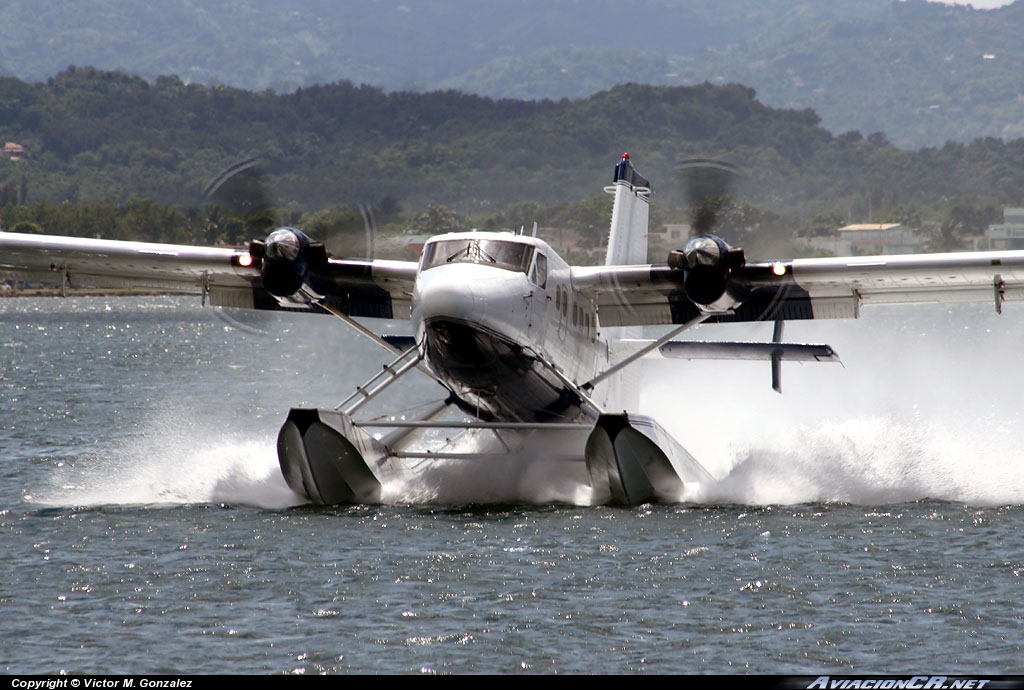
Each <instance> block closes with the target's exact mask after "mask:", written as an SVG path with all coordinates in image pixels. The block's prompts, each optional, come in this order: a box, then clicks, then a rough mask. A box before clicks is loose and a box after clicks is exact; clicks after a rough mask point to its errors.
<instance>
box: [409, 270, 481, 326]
mask: <svg viewBox="0 0 1024 690" xmlns="http://www.w3.org/2000/svg"><path fill="white" fill-rule="evenodd" d="M418 301H419V304H418V307H419V315H420V318H421V319H422V320H424V321H428V320H430V319H436V318H445V319H459V320H469V319H470V318H471V317H472V315H473V314H474V306H475V304H476V299H475V297H474V294H473V285H472V282H470V281H466V280H428V281H423V282H422V284H421V285H420V290H419V300H418Z"/></svg>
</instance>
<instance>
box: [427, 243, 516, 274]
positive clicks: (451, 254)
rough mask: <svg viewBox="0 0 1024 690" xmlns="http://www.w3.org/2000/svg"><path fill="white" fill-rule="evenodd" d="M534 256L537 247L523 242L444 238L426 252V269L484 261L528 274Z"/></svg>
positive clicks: (484, 263) (431, 245) (430, 245)
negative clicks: (534, 249) (534, 247)
mask: <svg viewBox="0 0 1024 690" xmlns="http://www.w3.org/2000/svg"><path fill="white" fill-rule="evenodd" d="M532 258H533V247H532V246H531V245H529V244H524V243H522V242H509V241H508V240H493V239H482V238H481V239H478V238H475V237H471V238H468V239H458V240H440V241H438V242H432V243H430V244H428V245H427V247H426V249H425V250H424V252H423V270H424V271H425V270H427V269H428V268H433V267H435V266H443V265H444V264H454V263H471V264H483V265H485V266H494V267H495V268H503V269H505V270H506V271H519V272H520V273H526V271H527V270H528V269H529V268H530V260H531V259H532Z"/></svg>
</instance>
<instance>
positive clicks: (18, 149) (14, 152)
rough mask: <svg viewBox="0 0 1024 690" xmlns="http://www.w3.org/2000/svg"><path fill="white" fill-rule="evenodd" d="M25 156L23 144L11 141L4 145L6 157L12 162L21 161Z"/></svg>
mask: <svg viewBox="0 0 1024 690" xmlns="http://www.w3.org/2000/svg"><path fill="white" fill-rule="evenodd" d="M24 155H25V147H24V146H22V145H21V144H16V143H14V142H13V141H9V142H7V143H6V144H4V157H5V158H9V159H11V160H12V161H20V160H21V159H22V156H24Z"/></svg>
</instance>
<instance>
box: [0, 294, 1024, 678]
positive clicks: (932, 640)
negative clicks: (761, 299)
mask: <svg viewBox="0 0 1024 690" xmlns="http://www.w3.org/2000/svg"><path fill="white" fill-rule="evenodd" d="M1006 312H1007V313H1006V314H1004V315H1003V316H1002V317H996V316H995V315H994V314H989V313H988V312H987V311H986V310H985V309H984V308H982V307H981V306H976V307H971V308H966V307H957V308H955V309H949V308H945V307H927V308H920V309H916V310H912V311H909V312H908V311H906V310H897V309H887V310H874V311H868V310H865V317H864V318H863V319H861V320H860V321H859V322H849V323H847V322H833V323H827V322H826V323H815V324H790V325H789V327H788V330H787V336H789V338H790V339H793V340H801V339H806V340H812V341H826V342H829V343H831V344H833V345H834V346H835V347H836V348H837V350H838V351H839V352H840V354H841V355H842V356H843V359H844V362H845V368H844V367H840V366H836V365H826V364H822V365H794V364H790V365H788V366H786V367H785V370H784V379H783V383H784V387H785V391H786V392H785V394H784V395H783V396H778V395H776V394H775V393H774V392H772V391H771V389H770V382H769V380H770V377H769V372H768V367H767V366H766V365H765V364H764V363H760V364H758V363H738V364H737V363H732V364H729V363H714V364H700V365H697V366H692V365H688V364H687V363H686V362H664V363H662V362H653V363H649V364H645V376H646V377H647V380H648V386H647V393H646V395H645V399H644V402H643V405H644V407H645V409H646V410H647V411H654V412H658V413H659V414H660V415H661V417H662V419H663V421H664V422H665V423H666V426H668V427H670V428H672V429H673V431H674V432H675V433H676V434H677V435H678V436H679V438H680V439H681V440H683V441H684V443H686V445H687V446H688V447H690V448H691V450H693V451H694V452H695V454H697V455H698V457H700V458H701V459H702V460H704V461H705V463H706V464H707V465H708V466H709V469H711V470H713V472H714V473H715V475H716V477H717V478H718V480H717V481H716V482H714V483H713V484H711V485H708V486H702V487H694V488H693V489H692V493H691V494H690V495H689V496H688V498H689V500H688V502H687V503H684V504H681V505H675V506H641V507H637V508H629V509H622V508H605V507H600V508H595V507H585V506H566V505H556V506H551V505H535V504H532V503H531V502H530V501H529V500H522V499H521V497H520V498H519V499H517V500H516V501H514V502H505V503H497V504H493V505H486V506H472V505H466V504H462V503H460V504H454V505H453V504H446V505H424V504H422V503H416V502H415V501H414V499H415V498H416V494H408V495H406V496H403V495H401V494H398V495H396V502H395V504H393V505H385V506H359V507H335V508H314V507H310V506H302V505H299V500H298V498H297V497H296V496H294V495H293V494H292V493H291V492H290V491H289V490H288V488H287V487H286V486H285V484H284V481H283V480H282V479H281V477H280V473H279V472H278V470H277V462H276V457H275V452H274V438H275V436H276V432H277V428H278V427H279V425H280V423H281V421H282V420H283V418H284V415H285V413H286V410H287V408H288V407H289V406H291V405H294V404H305V405H324V406H333V405H334V404H336V403H337V402H338V401H339V400H340V399H341V398H343V397H344V396H345V395H346V394H347V393H348V392H349V391H350V390H351V388H352V387H353V386H354V385H356V384H358V383H360V382H361V381H362V380H363V379H365V378H367V377H368V376H369V373H370V371H371V370H372V369H374V368H375V367H376V366H377V362H378V361H380V362H383V361H384V359H385V357H384V356H381V355H378V354H377V352H376V351H375V349H374V348H373V346H372V345H368V344H366V343H364V342H363V341H361V340H360V339H359V337H358V336H355V335H354V334H351V333H350V332H349V331H347V330H346V329H345V328H344V327H343V326H342V325H341V324H337V323H335V322H334V321H333V320H331V319H329V318H326V317H324V318H316V317H300V316H294V317H289V316H281V315H267V314H249V315H238V316H237V319H244V321H241V322H239V321H238V320H236V319H230V320H227V319H224V318H222V317H221V316H218V312H216V311H215V310H211V309H201V308H200V307H199V305H198V304H197V303H196V302H195V301H193V300H184V299H177V298H90V299H73V300H45V299H38V300H37V299H16V300H3V301H0V334H2V338H0V348H2V349H0V352H2V353H3V355H2V356H3V359H2V365H0V366H2V369H0V391H2V395H0V420H2V421H0V448H3V450H4V453H3V457H4V462H3V464H2V466H0V477H2V481H0V540H2V542H0V543H3V545H4V558H3V559H2V561H0V621H2V623H3V624H2V626H0V669H2V670H4V671H5V672H7V673H20V674H24V673H56V672H61V671H66V672H69V673H114V674H127V673H175V672H195V673H324V672H327V673H332V672H335V673H355V672H361V673H414V674H419V673H531V674H532V673H625V672H642V673H768V674H801V675H818V674H821V673H858V674H859V673H865V674H867V673H907V672H913V673H922V672H923V673H932V672H941V673H965V674H981V673H984V674H1003V673H1009V674H1014V673H1020V672H1021V662H1020V659H1021V633H1020V631H1021V617H1022V612H1021V607H1020V605H1019V604H1018V601H1019V590H1018V589H1017V588H1018V587H1019V586H1020V584H1021V577H1022V574H1024V536H1021V535H1022V534H1024V530H1022V529H1021V528H1022V527H1024V510H1022V507H1021V506H1022V503H1024V463H1022V458H1021V455H1020V451H1019V448H1020V447H1021V440H1022V439H1021V436H1022V435H1024V434H1022V431H1021V425H1020V424H1019V422H1020V414H1021V413H1022V411H1024V403H1022V399H1021V396H1020V393H1019V391H1021V390H1022V385H1024V381H1021V377H1022V376H1024V367H1021V366H1020V365H1019V363H1018V358H1017V356H1016V348H1017V343H1019V342H1020V341H1021V335H1022V331H1024V318H1021V315H1020V314H1019V313H1017V312H1018V309H1017V308H1016V307H1015V306H1013V305H1009V306H1008V307H1007V309H1006ZM377 326H378V327H387V325H385V324H377ZM764 328H765V327H763V326H739V327H733V328H730V329H721V330H719V331H717V332H716V331H714V330H712V329H710V328H709V329H705V330H704V331H703V332H702V333H701V336H702V337H707V338H714V337H722V338H729V339H738V338H745V337H769V336H770V333H767V334H766V333H765V332H763V329H764ZM396 332H401V326H400V325H399V326H398V327H397V329H396ZM407 383H408V385H406V386H405V387H404V388H403V390H402V396H401V397H402V399H403V401H404V402H409V403H416V402H421V401H426V400H429V399H431V398H432V397H436V391H435V390H434V388H435V387H434V384H431V383H429V382H422V381H419V382H417V381H413V380H412V379H409V380H408V381H407ZM466 494H467V490H466V487H461V490H460V491H456V492H455V493H454V494H453V495H458V496H464V495H466Z"/></svg>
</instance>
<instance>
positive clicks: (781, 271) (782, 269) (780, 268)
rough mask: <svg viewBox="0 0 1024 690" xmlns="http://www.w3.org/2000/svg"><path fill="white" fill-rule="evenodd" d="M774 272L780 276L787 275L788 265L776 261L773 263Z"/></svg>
mask: <svg viewBox="0 0 1024 690" xmlns="http://www.w3.org/2000/svg"><path fill="white" fill-rule="evenodd" d="M772 273H773V274H774V275H777V276H779V277H780V278H781V277H782V276H784V275H786V265H785V264H783V263H779V262H778V261H776V262H775V263H773V264H772Z"/></svg>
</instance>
